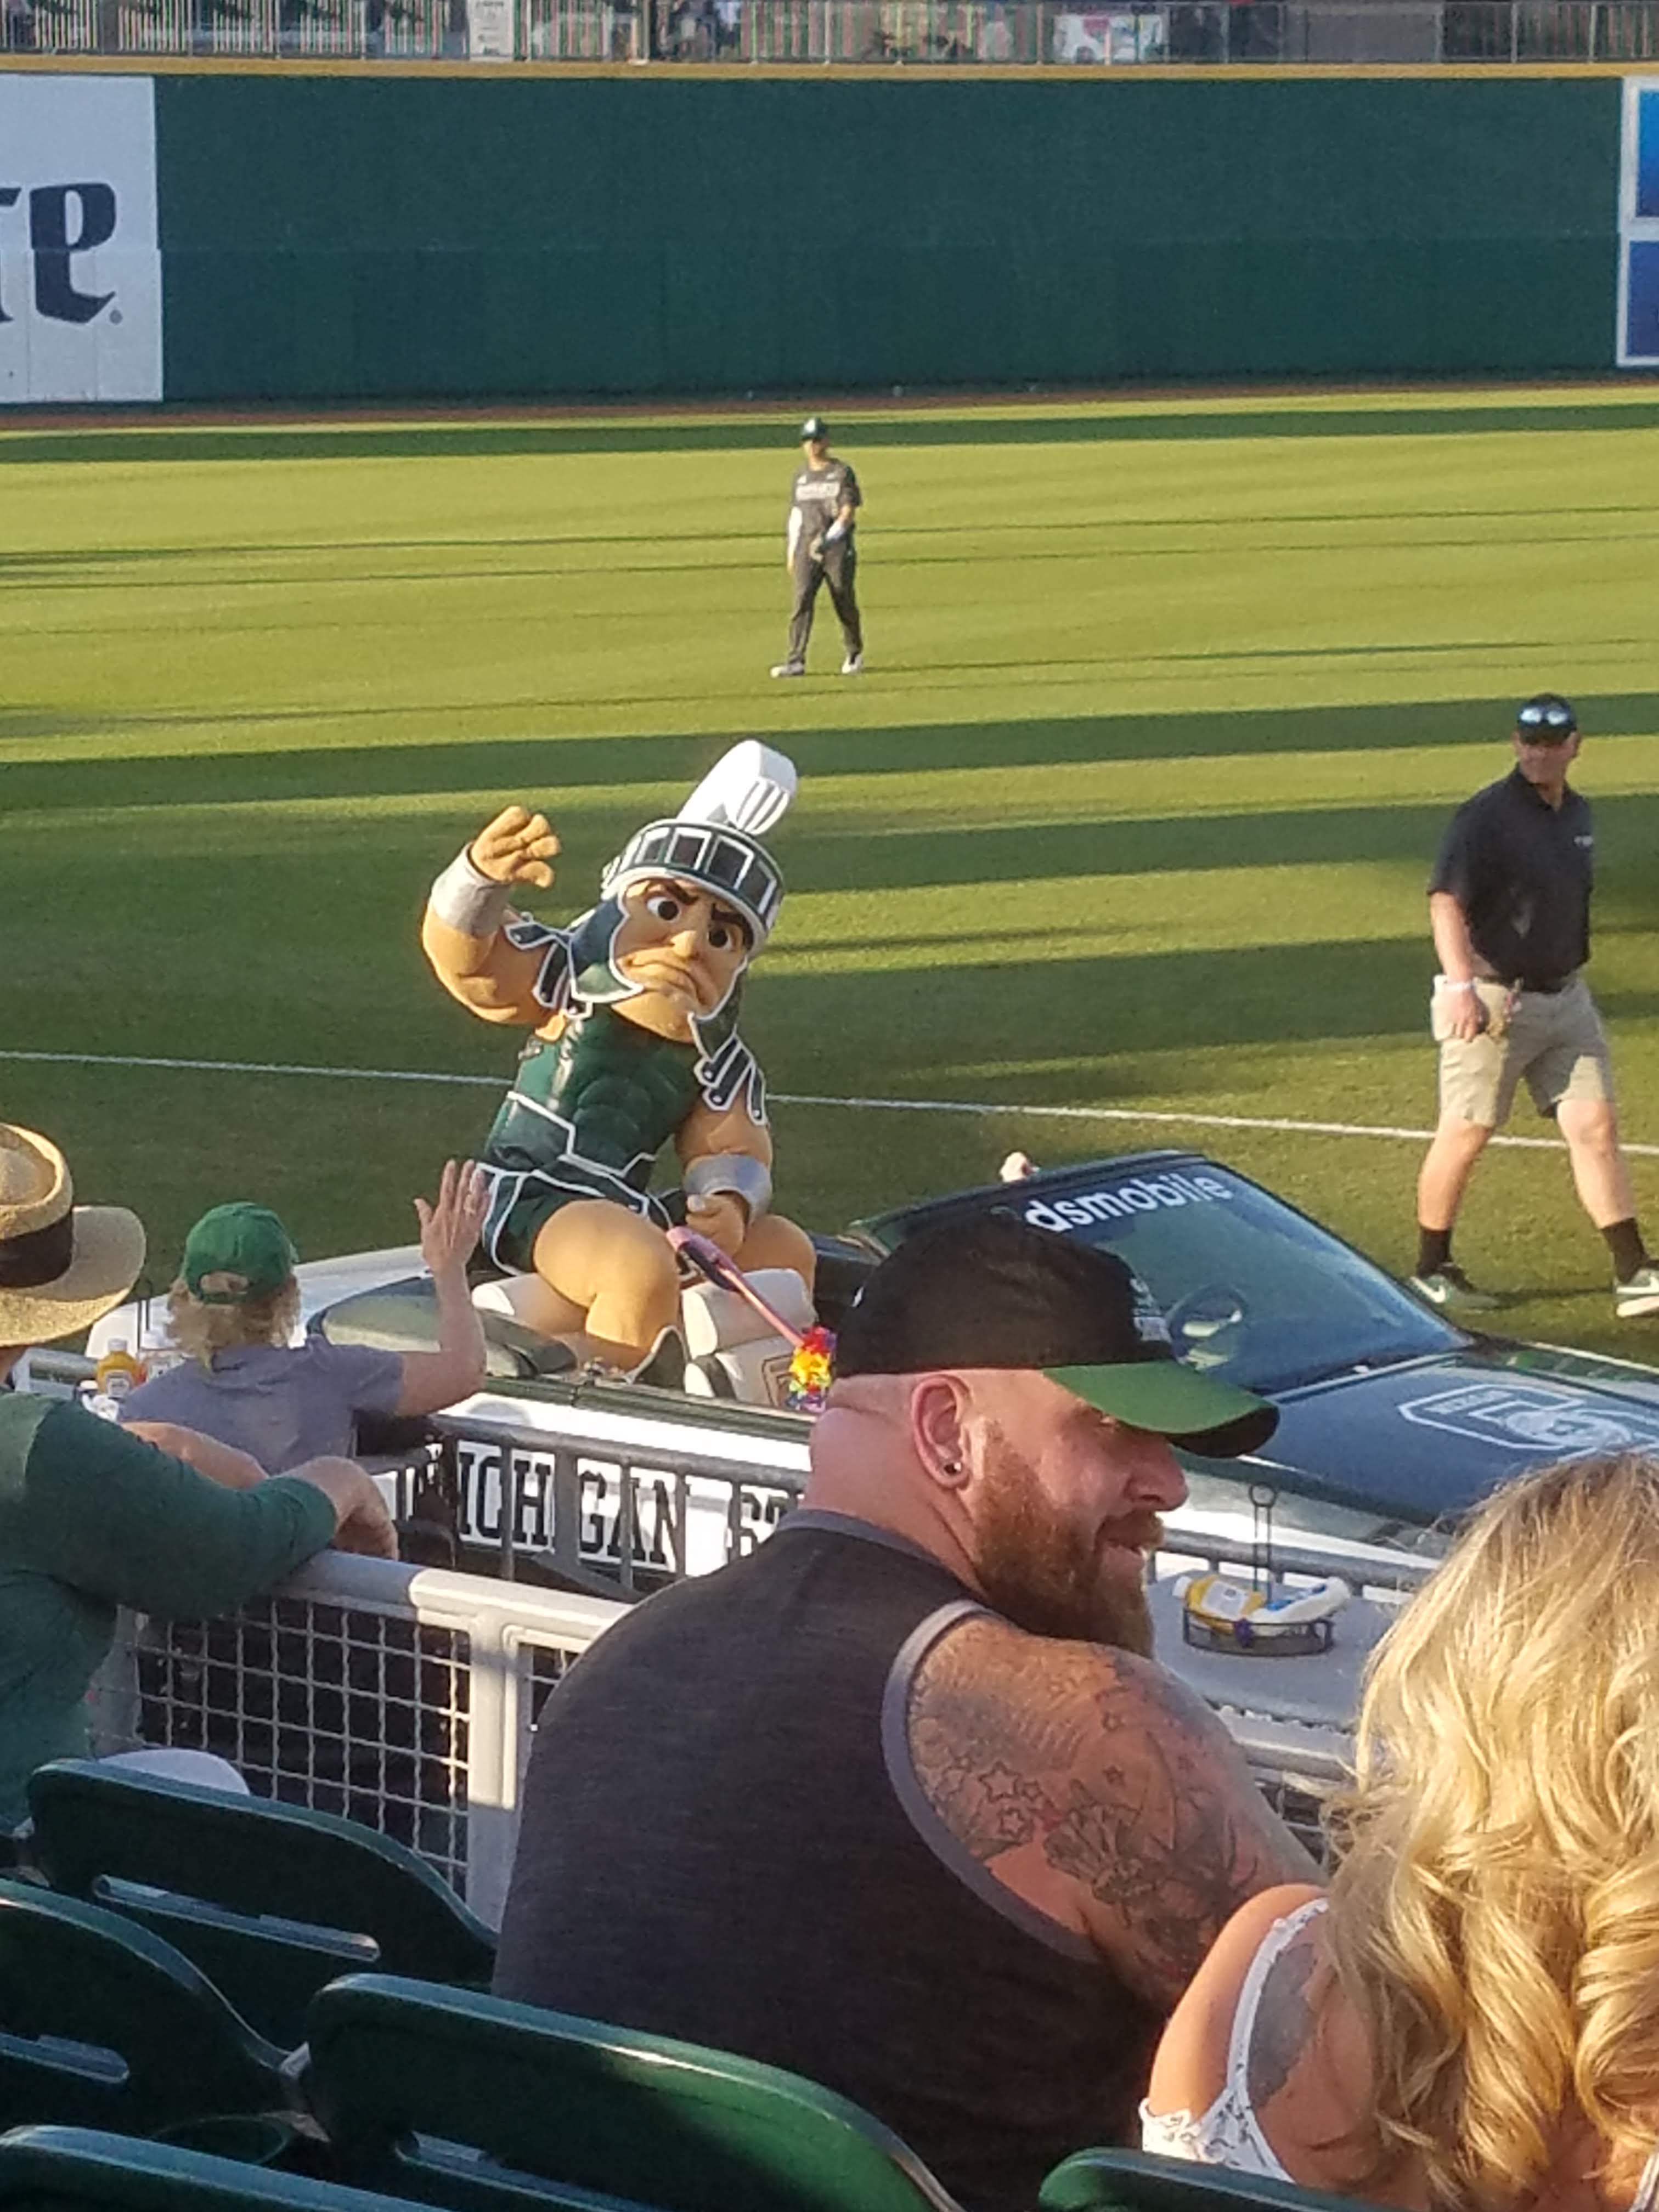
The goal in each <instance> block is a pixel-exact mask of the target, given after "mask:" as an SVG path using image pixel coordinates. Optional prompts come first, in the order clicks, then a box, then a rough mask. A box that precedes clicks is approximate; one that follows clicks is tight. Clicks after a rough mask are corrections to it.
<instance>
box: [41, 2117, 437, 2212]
mask: <svg viewBox="0 0 1659 2212" xmlns="http://www.w3.org/2000/svg"><path fill="white" fill-rule="evenodd" d="M265 2205H270V2206H280V2207H284V2208H286V2212H409V2208H408V2207H407V2205H403V2206H398V2205H397V2204H395V2203H394V2202H393V2200H392V2198H390V2197H371V2196H368V2195H366V2194H365V2193H364V2192H363V2191H361V2190H356V2189H342V2188H338V2187H337V2186H336V2185H334V2184H333V2183H332V2182H326V2181H312V2180H308V2179H306V2178H305V2177H304V2176H302V2175H300V2174H297V2173H271V2172H265V2171H264V2169H262V2168H261V2167H259V2166H243V2165H240V2164H238V2163H236V2162H235V2161H234V2160H230V2159H227V2158H210V2157H207V2156H204V2154H202V2153H201V2152H199V2151H191V2150H180V2149H176V2148H173V2146H172V2145H170V2144H166V2143H155V2142H138V2141H135V2140H134V2138H133V2137H132V2136H116V2135H106V2134H102V2133H100V2132H98V2131H97V2130H94V2129H91V2128H51V2127H46V2128H15V2129H14V2130H12V2132H11V2133H10V2134H9V2135H6V2136H0V2207H3V2212H254V2208H256V2207H259V2206H265Z"/></svg>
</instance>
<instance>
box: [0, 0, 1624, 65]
mask: <svg viewBox="0 0 1659 2212" xmlns="http://www.w3.org/2000/svg"><path fill="white" fill-rule="evenodd" d="M506 13H507V17H508V18H509V19H510V23H511V34H510V57H509V54H508V52H507V48H506V47H504V46H502V45H501V30H500V27H501V21H502V15H501V11H500V10H492V11H491V24H492V28H491V33H490V44H489V49H488V52H489V58H517V59H519V60H520V61H548V62H576V63H589V64H592V63H595V62H636V63H650V64H665V65H670V66H686V67H696V66H697V65H699V64H713V63H720V64H757V65H758V64H845V65H848V66H857V65H860V64H869V65H888V66H892V65H904V66H911V67H921V68H956V67H961V68H969V69H971V68H975V67H983V66H987V65H1005V66H1006V65H1024V66H1029V67H1038V66H1042V67H1054V68H1066V67H1083V68H1101V67H1124V66H1132V67H1136V68H1157V67H1159V66H1163V65H1166V64H1178V63H1186V64H1212V65H1216V66H1230V65H1239V64H1243V65H1246V66H1249V65H1251V64H1292V65H1294V64H1343V63H1348V64H1364V63H1416V64H1437V63H1444V64H1470V63H1475V64H1484V63H1491V64H1495V65H1497V66H1499V67H1501V66H1504V65H1505V64H1519V63H1526V62H1548V63H1564V64H1572V63H1587V62H1597V63H1620V62H1647V61H1651V60H1653V59H1654V58H1656V57H1659V0H1109V4H1105V5H1091V4H1090V0H513V5H511V6H510V7H509V8H508V9H507V11H506ZM470 21H471V9H470V7H469V0H11V4H10V5H9V6H7V7H6V8H4V9H3V10H0V58H3V53H4V52H32V53H43V54H117V55H125V56H130V57H132V58H135V59H143V58H145V57H155V58H161V57H164V56H177V55H191V54H194V55H200V56H204V57H212V56H216V55H222V56H227V57H249V56H265V57H270V58H283V57H285V56H286V57H292V58H296V59H305V58H338V59H342V60H364V59H374V58H385V59H386V60H392V61H398V60H403V61H421V60H434V61H438V60H446V59H448V60H465V59H466V58H469V55H470V54H471V51H472V48H471V31H470V28H469V26H470ZM482 51H483V49H482V48H481V52H482Z"/></svg>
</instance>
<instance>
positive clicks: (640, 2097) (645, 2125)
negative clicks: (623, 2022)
mask: <svg viewBox="0 0 1659 2212" xmlns="http://www.w3.org/2000/svg"><path fill="white" fill-rule="evenodd" d="M733 1940H734V1941H737V1942H741V1940H742V1937H741V1933H740V1932H738V1931H734V1936H733ZM306 2027H307V2043H308V2044H309V2046H310V2053H311V2070H310V2075H309V2077H308V2082H307V2087H308V2091H309V2094H310V2098H311V2101H312V2105H313V2109H314V2111H315V2112H316V2113H317V2116H318V2118H319V2119H320V2120H321V2121H322V2123H323V2125H324V2127H325V2129H326V2130H327V2131H328V2135H329V2138H330V2141H331V2142H332V2144H333V2145H334V2148H335V2151H336V2153H337V2155H338V2157H339V2159H340V2160H341V2165H342V2171H343V2172H345V2173H346V2174H348V2175H349V2177H350V2178H351V2179H353V2180H355V2181H359V2182H361V2183H362V2184H363V2185H366V2186H368V2187H373V2188H381V2189H386V2190H390V2191H392V2192H393V2193H394V2194H398V2195H408V2196H414V2197H421V2198H422V2199H423V2200H424V2201H426V2202H427V2203H436V2204H443V2205H448V2206H451V2207H453V2208H456V2212H483V2208H485V2207H489V2208H494V2212H531V2208H532V2207H534V2206H537V2205H544V2204H545V2203H546V2202H547V2197H548V2185H549V2184H551V2185H553V2187H554V2188H555V2189H556V2190H558V2189H563V2190H568V2191H573V2192H574V2191H592V2192H596V2193H598V2194H599V2195H600V2196H601V2197H605V2198H609V2199H611V2200H612V2201H614V2200H616V2199H617V2198H622V2199H625V2200H628V2201H629V2203H633V2204H636V2205H637V2204H650V2205H655V2206H658V2207H659V2208H661V2212H955V2207H954V2204H953V2200H952V2199H951V2197H949V2196H948V2195H947V2194H946V2192H945V2191H944V2190H943V2189H942V2188H941V2187H940V2186H939V2183H938V2182H937V2181H935V2180H934V2179H933V2176H932V2175H931V2174H930V2173H929V2172H927V2168H926V2167H925V2166H923V2165H922V2164H921V2161H920V2160H918V2159H917V2158H916V2157H915V2155H914V2154H913V2153H912V2152H910V2151H909V2150H908V2149H907V2148H905V2146H904V2144H903V2143H902V2142H900V2141H899V2139H898V2137H897V2136H895V2135H893V2134H892V2133H891V2132H890V2130H888V2129H886V2128H884V2127H883V2126H882V2124H880V2122H879V2121H878V2120H875V2119H872V2118H871V2117H870V2115H869V2114H868V2113H866V2112H861V2111H860V2109H859V2107H858V2106H856V2105H852V2104H849V2103H848V2101H847V2100H846V2099H845V2098H843V2097H837V2096H835V2095H832V2094H831V2093H829V2091H828V2090H824V2089H820V2088H817V2087H814V2085H813V2084H812V2083H811V2082H810V2081H802V2080H801V2079H800V2077H799V2075H794V2074H786V2073H783V2072H781V2070H780V2069H778V2068H776V2067H773V2066H761V2065H757V2064H756V2063H754V2062H753V2061H752V2060H750V2059H746V2058H734V2057H729V2056H727V2055H726V2053H725V2052H722V2051H705V2050H703V2049H702V2048H700V2047H699V2046H698V2045H696V2044H693V2043H674V2042H670V2041H668V2040H667V2039H665V2038H664V2037H661V2036H653V2035H640V2034H635V2033H631V2032H630V2031H629V2030H626V2029H623V2028H616V2027H602V2026H600V2025H599V2024H598V2023H597V2022H595V2021H588V2020H574V2019H572V2018H570V2017H569V2016H568V2015H565V2014H562V2013H555V2012H544V2011H541V2010H540V2009H538V2008H535V2007H532V2006H529V2005H517V2004H507V2003H505V2002H502V2001H501V1999H499V1998H495V1997H480V1996H468V1995H466V1994H465V1993H463V1992H460V1991H458V1990H447V1989H441V1988H437V1987H435V1986H431V1985H424V1986H423V1985H420V1984H410V1983H398V1982H395V1981H392V1980H390V1979H389V1978H386V1977H385V1976H383V1975H380V1974H354V1975H351V1976H349V1978H347V1979H345V1980H344V1981H340V1982H336V1983H335V1984H333V1985H332V1987H331V1988H329V1989H326V1990H323V1992H322V1993H321V1995H320V1996H319V1997H318V1998H317V2000H316V2002H314V2003H313V2006H312V2008H311V2011H310V2013H309V2015H307V2023H306ZM480 2154H482V2158H481V2156H480Z"/></svg>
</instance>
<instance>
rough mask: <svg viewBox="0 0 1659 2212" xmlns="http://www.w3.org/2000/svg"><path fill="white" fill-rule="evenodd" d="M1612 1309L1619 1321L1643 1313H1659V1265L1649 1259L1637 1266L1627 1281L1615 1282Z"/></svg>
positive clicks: (1634, 1318) (1632, 1319)
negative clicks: (1647, 1261)
mask: <svg viewBox="0 0 1659 2212" xmlns="http://www.w3.org/2000/svg"><path fill="white" fill-rule="evenodd" d="M1613 1311H1614V1313H1615V1314H1617V1316H1619V1318H1620V1321H1635V1320H1637V1319H1638V1317H1639V1316H1641V1315H1643V1314H1654V1313H1659V1267H1655V1266H1654V1265H1653V1264H1652V1262H1651V1261H1650V1262H1649V1264H1648V1265H1647V1266H1646V1267H1641V1268H1638V1270H1637V1272H1636V1273H1635V1274H1633V1275H1632V1277H1631V1278H1630V1279H1629V1281H1628V1282H1624V1283H1616V1284H1615V1285H1613Z"/></svg>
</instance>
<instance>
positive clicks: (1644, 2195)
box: [1630, 2143, 1659, 2212]
mask: <svg viewBox="0 0 1659 2212" xmlns="http://www.w3.org/2000/svg"><path fill="white" fill-rule="evenodd" d="M1656 2205H1659V2143H1656V2144H1655V2145H1654V2147H1653V2148H1652V2150H1650V2152H1649V2154H1648V2162H1647V2164H1646V2165H1645V2166H1644V2167H1643V2168H1642V2179H1640V2180H1639V2181H1638V2183H1637V2185H1636V2194H1635V2196H1634V2197H1632V2198H1631V2200H1630V2212H1654V2207H1655V2206H1656Z"/></svg>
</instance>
